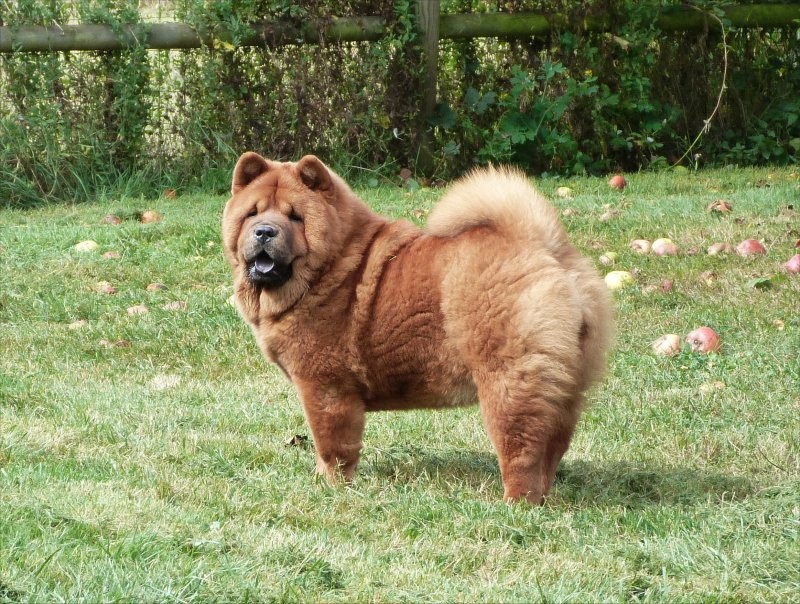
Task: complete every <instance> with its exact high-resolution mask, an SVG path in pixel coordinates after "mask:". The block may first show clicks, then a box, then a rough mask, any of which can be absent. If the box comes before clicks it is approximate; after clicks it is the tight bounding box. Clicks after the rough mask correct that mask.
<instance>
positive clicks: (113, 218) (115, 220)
mask: <svg viewBox="0 0 800 604" xmlns="http://www.w3.org/2000/svg"><path fill="white" fill-rule="evenodd" d="M100 222H101V223H103V224H111V225H114V226H116V225H118V224H122V218H120V217H119V216H117V215H116V214H106V215H105V216H103V220H101V221H100Z"/></svg>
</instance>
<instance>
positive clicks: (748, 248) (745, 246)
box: [736, 239, 767, 256]
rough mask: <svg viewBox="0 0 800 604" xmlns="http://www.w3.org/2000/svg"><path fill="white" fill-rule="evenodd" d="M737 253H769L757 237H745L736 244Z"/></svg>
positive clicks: (754, 254) (758, 254)
mask: <svg viewBox="0 0 800 604" xmlns="http://www.w3.org/2000/svg"><path fill="white" fill-rule="evenodd" d="M736 253H737V254H739V255H740V256H760V255H762V254H766V253H767V249H766V248H765V247H764V246H763V245H762V244H761V242H760V241H758V240H757V239H745V240H744V241H742V242H741V243H740V244H739V245H737V246H736Z"/></svg>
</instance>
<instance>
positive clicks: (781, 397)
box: [0, 169, 800, 602]
mask: <svg viewBox="0 0 800 604" xmlns="http://www.w3.org/2000/svg"><path fill="white" fill-rule="evenodd" d="M560 185H568V186H570V187H571V188H572V189H573V191H574V194H573V195H574V198H573V199H571V200H567V199H556V200H555V202H554V203H556V205H557V206H559V208H560V209H567V208H569V209H570V212H568V214H569V215H567V216H565V217H564V222H565V225H566V227H567V229H568V231H569V232H570V234H571V236H572V238H573V240H574V241H575V242H576V243H577V244H578V246H579V247H580V248H581V249H582V250H584V251H585V252H586V253H587V254H589V255H590V256H592V257H594V258H595V259H597V258H598V257H599V256H600V255H601V254H602V253H603V252H607V251H614V252H616V253H617V254H618V259H617V261H616V264H615V265H614V266H612V267H605V266H603V267H601V269H602V271H603V272H604V273H605V272H608V271H609V270H612V269H627V270H634V269H635V271H636V273H637V275H636V276H637V283H636V285H635V286H633V287H631V288H629V289H625V290H621V291H618V292H616V293H615V299H616V302H617V315H618V333H617V339H616V344H615V348H614V351H613V353H612V355H611V360H610V371H609V376H608V379H607V380H606V381H605V382H604V383H603V384H602V386H600V387H599V388H597V389H596V390H595V391H594V393H593V395H592V397H591V398H592V401H593V405H592V407H590V409H589V410H588V411H587V413H586V414H585V415H584V417H583V419H582V420H581V422H580V423H579V425H578V430H577V435H576V438H575V441H574V443H573V446H572V448H571V449H570V451H569V452H568V453H567V456H566V457H565V459H564V462H563V463H562V466H561V468H560V470H559V474H558V477H557V479H556V484H555V487H554V490H553V492H552V494H551V496H550V497H549V499H548V501H547V502H546V504H545V505H544V506H542V507H532V506H529V505H526V504H519V505H506V504H504V503H503V502H502V501H501V496H502V489H501V485H500V477H499V472H498V468H497V463H496V460H495V457H494V454H493V452H492V449H491V446H490V443H489V440H488V438H487V437H486V435H485V433H484V431H483V428H482V425H481V421H480V416H479V413H478V409H477V408H476V407H471V408H465V409H459V410H455V411H442V412H430V411H412V412H402V413H382V414H374V415H370V416H369V418H368V423H367V430H366V435H365V446H364V451H363V457H362V463H361V466H360V469H359V474H358V479H357V481H356V483H355V484H354V485H353V486H352V487H351V488H344V487H338V488H337V487H329V486H327V485H326V484H324V483H323V482H320V481H319V480H317V479H315V478H314V477H313V467H314V456H313V450H312V448H311V445H310V443H309V442H308V440H306V439H305V438H303V437H307V436H308V434H309V432H308V429H307V428H306V426H305V423H304V419H303V414H302V411H301V408H300V405H299V403H298V401H297V397H296V396H295V394H294V392H293V390H292V388H291V387H290V385H289V383H288V382H287V381H286V380H285V379H284V378H283V377H282V375H281V374H280V371H279V370H277V369H276V368H273V367H271V366H269V365H268V364H267V363H266V361H264V360H263V359H262V357H261V356H260V354H259V352H258V350H257V347H256V345H255V343H254V341H253V338H252V336H251V334H250V332H249V329H248V328H247V327H246V326H245V325H244V323H243V322H242V321H241V320H240V319H239V318H238V316H237V315H236V313H235V311H234V309H233V308H232V307H231V306H230V305H229V304H228V303H227V299H228V297H229V296H230V295H231V293H232V287H231V279H230V275H229V272H228V268H227V265H226V264H225V262H224V260H223V258H222V254H221V249H220V243H219V234H218V233H219V219H220V214H221V210H222V206H223V204H224V201H225V199H224V198H222V197H219V196H208V195H207V196H202V195H198V196H183V197H180V196H179V197H178V198H174V199H166V198H165V199H154V200H141V199H121V200H116V199H115V200H111V201H107V202H103V203H100V202H98V203H96V204H92V205H83V206H74V207H65V206H60V207H42V208H38V209H33V210H27V211H21V210H0V602H9V601H10V602H16V601H27V602H42V601H64V600H66V601H76V600H88V601H111V600H127V601H149V602H153V601H245V600H247V601H264V600H280V601H286V600H288V601H293V600H296V601H324V602H335V601H344V602H352V601H390V602H395V601H459V602H473V601H482V602H498V601H518V602H531V601H554V602H555V601H558V602H565V601H569V602H575V601H581V602H589V601H628V600H635V601H640V600H642V601H669V602H674V601H685V602H698V601H771V602H775V601H787V602H788V601H795V599H796V598H797V597H798V594H800V562H799V561H800V540H799V539H798V532H799V531H800V480H798V478H799V477H800V420H799V419H798V418H800V305H799V304H798V302H799V301H800V276H795V277H788V278H780V277H776V278H773V279H772V280H771V281H770V282H767V283H764V282H762V283H760V285H761V286H762V287H754V286H753V281H752V280H753V279H754V278H758V277H770V276H773V275H781V274H782V268H781V267H782V264H783V263H784V262H785V261H786V260H788V259H789V257H791V256H792V255H793V254H795V253H797V252H800V250H796V249H795V242H796V240H797V239H798V238H800V178H799V177H798V174H797V171H794V172H793V171H791V170H788V169H787V170H782V169H774V170H766V169H764V170H733V169H731V170H719V171H700V172H698V173H682V174H675V173H662V174H641V175H631V176H630V177H629V185H628V187H627V188H626V189H625V192H624V193H619V192H614V191H611V190H609V188H608V187H607V185H606V181H605V179H591V178H586V179H570V180H561V181H549V180H548V181H545V182H542V183H540V186H541V188H542V189H543V190H544V191H545V192H546V193H547V194H548V195H551V196H552V195H553V192H554V190H555V188H556V187H557V186H560ZM360 193H361V194H362V196H363V197H364V198H365V199H367V200H368V201H369V202H370V203H371V204H372V205H373V207H375V208H376V209H378V210H380V211H382V212H385V213H388V214H391V215H393V216H396V217H405V218H409V219H411V220H414V221H417V222H420V221H424V216H425V214H426V212H427V211H428V209H429V208H430V207H431V205H432V204H433V202H434V201H435V200H436V198H437V197H438V196H439V195H440V194H441V191H439V190H430V189H421V190H418V191H415V192H406V191H404V190H402V189H399V188H388V187H387V188H375V189H364V190H361V191H360ZM720 198H724V199H727V200H729V201H731V203H732V204H733V211H732V212H731V213H730V214H728V215H725V216H721V217H717V216H714V215H711V214H709V213H708V212H706V206H707V205H708V204H709V203H710V202H712V201H714V200H716V199H720ZM606 206H608V207H606ZM147 209H155V210H157V211H158V212H160V213H161V214H162V215H163V220H161V221H159V222H154V223H151V224H141V223H140V222H139V221H138V220H137V212H141V211H143V210H147ZM112 212H113V213H115V214H117V215H118V216H120V217H121V218H122V219H123V220H122V223H121V224H119V225H111V224H105V223H103V222H102V219H103V217H104V216H105V215H106V214H109V213H112ZM604 214H605V216H603V215H604ZM601 216H603V218H605V220H601ZM658 237H670V238H671V239H673V240H674V241H675V242H676V243H677V244H678V245H679V246H680V248H681V253H680V254H679V255H678V256H676V257H655V256H652V255H648V256H640V255H637V254H635V253H634V252H633V251H631V250H630V249H629V248H628V243H629V242H630V241H631V240H632V239H636V238H646V239H650V240H653V239H656V238H658ZM746 238H755V239H759V240H761V241H762V242H763V243H764V244H765V245H766V248H767V250H768V253H767V254H766V255H765V256H761V257H755V258H742V257H739V256H737V255H735V254H734V255H721V256H713V257H712V256H708V255H706V253H705V249H706V247H707V246H708V245H710V244H711V243H714V242H718V241H720V242H728V243H730V244H733V245H735V244H736V243H738V242H739V241H741V240H743V239H746ZM88 239H92V240H94V241H96V242H97V243H98V244H99V249H98V250H96V251H94V252H84V253H80V252H77V251H75V250H74V247H73V246H75V244H76V243H78V242H80V241H83V240H88ZM692 248H694V250H692ZM692 251H697V253H692ZM106 252H117V253H118V255H119V256H118V257H117V258H105V257H104V256H103V254H104V253H106ZM598 265H599V264H598ZM709 271H710V272H711V273H713V274H711V273H710V272H709ZM665 279H670V280H672V289H671V290H670V291H667V292H664V291H662V281H663V280H665ZM102 281H106V282H108V283H109V284H110V285H111V287H113V288H115V290H116V293H104V292H103V291H101V289H102V286H101V285H99V283H100V282H102ZM154 282H157V283H161V284H164V285H165V286H166V289H156V290H153V291H149V290H148V289H147V286H148V284H151V283H154ZM174 302H183V303H185V305H181V304H178V305H173V307H169V306H166V305H168V304H169V303H174ZM136 305H145V306H146V307H147V308H148V309H149V312H147V313H142V314H129V313H128V312H127V309H128V308H129V307H133V306H136ZM174 306H177V308H175V307H174ZM700 325H708V326H710V327H712V328H714V329H715V330H716V331H717V332H718V333H719V334H720V335H721V337H722V340H723V350H722V353H721V354H719V355H711V356H700V355H697V354H692V353H690V352H688V351H684V352H682V353H681V354H680V355H678V356H675V357H671V358H668V357H656V356H654V355H653V354H652V352H651V350H650V343H651V342H652V341H653V340H654V339H656V338H657V337H658V336H659V335H661V334H664V333H670V332H674V333H677V334H680V335H681V336H684V335H685V334H686V333H688V332H689V331H691V330H692V329H693V328H695V327H697V326H700ZM296 436H299V437H301V438H295V437H296Z"/></svg>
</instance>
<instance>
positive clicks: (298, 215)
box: [289, 208, 303, 222]
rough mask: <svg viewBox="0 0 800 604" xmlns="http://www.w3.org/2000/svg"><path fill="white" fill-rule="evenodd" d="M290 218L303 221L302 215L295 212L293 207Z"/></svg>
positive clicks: (294, 220)
mask: <svg viewBox="0 0 800 604" xmlns="http://www.w3.org/2000/svg"><path fill="white" fill-rule="evenodd" d="M289 220H291V221H293V222H303V217H302V216H300V214H298V213H297V212H295V211H294V208H292V211H291V212H289Z"/></svg>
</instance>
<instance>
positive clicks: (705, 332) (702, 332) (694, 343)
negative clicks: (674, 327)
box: [686, 327, 721, 354]
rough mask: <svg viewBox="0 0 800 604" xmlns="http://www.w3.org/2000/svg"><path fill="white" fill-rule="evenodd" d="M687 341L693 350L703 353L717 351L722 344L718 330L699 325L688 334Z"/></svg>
mask: <svg viewBox="0 0 800 604" xmlns="http://www.w3.org/2000/svg"><path fill="white" fill-rule="evenodd" d="M686 343H687V344H689V346H690V347H691V349H692V352H699V353H702V354H708V353H710V352H717V351H718V350H719V349H720V345H721V342H720V340H719V336H718V335H717V332H715V331H714V330H713V329H711V328H710V327H698V328H697V329H695V330H694V331H692V332H690V333H689V334H688V335H687V336H686Z"/></svg>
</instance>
